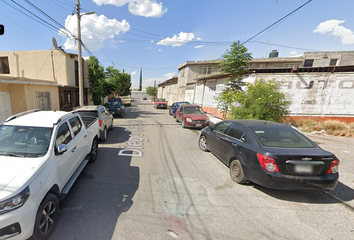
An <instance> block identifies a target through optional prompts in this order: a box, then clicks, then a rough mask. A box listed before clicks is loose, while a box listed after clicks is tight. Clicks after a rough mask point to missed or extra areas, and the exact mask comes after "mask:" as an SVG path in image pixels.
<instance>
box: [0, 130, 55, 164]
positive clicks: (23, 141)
mask: <svg viewBox="0 0 354 240" xmlns="http://www.w3.org/2000/svg"><path fill="white" fill-rule="evenodd" d="M51 135H52V128H43V127H24V126H6V125H2V126H0V155H3V156H15V157H42V156H44V155H45V154H46V153H47V151H48V147H49V143H50V138H51Z"/></svg>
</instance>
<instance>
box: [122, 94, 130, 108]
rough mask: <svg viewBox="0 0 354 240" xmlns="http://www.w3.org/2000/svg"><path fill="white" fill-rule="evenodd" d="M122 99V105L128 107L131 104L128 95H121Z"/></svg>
mask: <svg viewBox="0 0 354 240" xmlns="http://www.w3.org/2000/svg"><path fill="white" fill-rule="evenodd" d="M122 101H123V104H124V106H126V107H130V106H131V105H132V100H131V98H130V96H124V97H122Z"/></svg>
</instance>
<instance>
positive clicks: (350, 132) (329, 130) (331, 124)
mask: <svg viewBox="0 0 354 240" xmlns="http://www.w3.org/2000/svg"><path fill="white" fill-rule="evenodd" d="M293 124H294V125H295V126H296V127H298V128H299V129H300V130H301V131H303V132H324V133H326V134H328V135H333V136H345V137H354V123H351V124H346V123H344V122H340V121H334V120H329V121H324V122H316V121H311V120H301V121H297V122H294V123H293Z"/></svg>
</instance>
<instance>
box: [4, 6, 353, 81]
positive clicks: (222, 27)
mask: <svg viewBox="0 0 354 240" xmlns="http://www.w3.org/2000/svg"><path fill="white" fill-rule="evenodd" d="M307 2H308V3H307ZM80 3H81V7H82V9H81V12H82V13H85V12H89V11H94V12H95V14H91V15H85V16H82V21H81V29H82V40H83V43H84V44H85V46H86V47H87V49H88V50H89V52H90V53H88V52H86V51H85V49H83V56H84V57H87V56H89V55H90V54H92V55H94V56H96V57H97V58H98V59H99V61H100V63H101V64H102V65H103V66H104V67H108V66H114V67H115V68H117V69H119V70H120V71H123V69H124V71H125V72H127V73H130V74H131V75H132V84H133V86H135V87H137V86H138V84H139V76H140V69H141V68H142V71H143V85H144V86H145V87H146V86H153V84H154V81H156V83H159V82H163V81H165V80H167V79H169V78H170V77H172V76H177V74H178V71H177V67H178V66H179V65H180V64H182V63H184V62H185V61H197V60H210V59H217V58H219V57H220V56H221V55H222V54H223V53H224V52H225V51H226V50H227V49H228V48H229V46H230V45H231V43H232V42H233V41H238V40H239V41H241V42H244V41H246V40H248V39H250V38H251V37H253V36H254V35H256V34H257V33H259V32H260V31H262V30H263V29H265V28H267V27H268V26H270V25H271V24H272V23H273V22H276V21H278V20H279V19H281V18H283V17H284V16H286V15H287V14H289V13H290V12H292V11H294V10H295V9H297V8H298V7H300V6H301V5H303V4H305V3H307V4H306V5H305V6H304V7H302V8H301V9H299V10H298V11H296V12H294V13H293V14H291V15H290V16H289V17H287V18H285V19H284V20H283V21H281V22H280V23H279V24H277V25H276V26H275V27H274V28H272V29H271V31H270V32H269V31H265V32H264V33H263V34H260V35H259V36H257V37H255V38H254V39H252V40H251V41H249V42H247V43H246V44H245V46H246V47H247V48H248V51H249V52H250V53H252V56H253V57H255V58H259V57H266V56H268V54H269V52H270V51H271V50H274V49H276V50H278V51H279V57H291V56H297V55H300V54H302V53H303V52H308V51H352V50H354V33H353V31H354V17H353V16H354V15H353V9H354V1H353V0H341V1H333V0H312V1H308V0H248V1H241V0H217V1H216V0H213V1H212V0H204V1H201V0H178V1H177V0H160V1H155V0H82V1H81V2H80ZM33 6H35V7H37V8H39V9H40V10H41V11H42V12H43V13H45V14H46V15H48V16H50V17H51V18H52V19H54V20H55V21H56V22H57V23H58V24H60V25H62V26H59V25H58V24H57V23H54V22H53V21H52V20H51V19H49V18H48V17H47V16H46V15H44V14H43V13H41V12H39V11H37V10H36V9H35V8H34V7H33ZM75 6H76V0H46V1H43V0H42V1H39V0H13V1H11V0H1V1H0V24H2V25H4V26H5V34H4V35H2V36H0V51H25V50H45V49H52V48H53V46H52V37H55V38H56V40H57V42H58V45H59V46H61V47H62V48H63V49H64V50H65V51H67V52H72V53H77V46H76V43H75V41H73V40H72V39H74V38H73V37H72V35H71V34H73V35H74V36H77V26H76V22H77V18H76V15H75V14H76V11H75ZM19 10H20V11H19ZM27 10H28V11H30V12H32V13H34V14H36V15H37V16H38V17H40V18H42V19H43V20H45V21H47V22H48V23H50V24H52V25H53V26H54V28H49V27H47V26H48V25H46V24H45V23H43V22H42V21H41V20H38V21H39V22H41V23H43V24H44V25H46V26H44V25H43V24H41V23H39V22H38V21H35V20H33V19H32V18H29V17H28V16H26V15H25V14H23V13H22V12H25V13H26V14H27V15H30V13H29V12H27ZM72 14H74V15H72ZM30 16H32V17H33V15H30ZM33 18H35V17H33ZM63 27H65V28H66V30H62V31H58V29H62V28H63ZM68 31H69V32H68ZM65 33H66V34H67V35H69V36H70V38H69V37H68V36H67V35H65ZM70 39H71V40H70ZM268 43H269V44H268Z"/></svg>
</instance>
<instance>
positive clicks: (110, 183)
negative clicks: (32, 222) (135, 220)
mask: <svg viewBox="0 0 354 240" xmlns="http://www.w3.org/2000/svg"><path fill="white" fill-rule="evenodd" d="M123 129H124V128H119V127H115V128H114V129H113V131H109V132H108V138H107V141H106V142H104V143H102V142H101V143H100V144H99V149H98V157H97V160H96V162H94V163H92V164H88V165H87V166H86V167H85V169H84V170H83V172H82V173H81V174H80V176H79V178H78V179H77V181H76V182H75V184H74V186H73V187H72V189H71V190H70V192H69V194H68V196H67V197H66V198H65V199H64V200H63V201H62V202H61V205H60V212H59V217H58V225H57V228H56V230H55V232H54V234H53V235H52V237H51V239H65V240H69V239H85V240H97V239H111V238H112V236H113V233H114V230H115V228H116V225H117V222H118V219H119V217H120V215H121V214H122V213H123V212H126V211H128V210H129V209H130V207H131V206H132V205H133V200H132V198H133V196H134V194H135V192H136V191H137V189H138V188H139V179H140V172H139V168H138V167H135V166H131V156H118V151H119V148H117V147H114V146H112V145H111V144H116V143H121V142H125V141H127V140H128V139H129V134H130V132H127V131H124V130H123ZM118 136H119V137H118Z"/></svg>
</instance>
